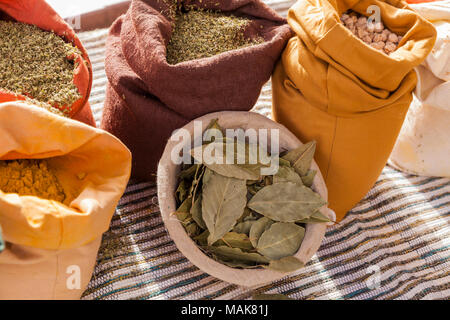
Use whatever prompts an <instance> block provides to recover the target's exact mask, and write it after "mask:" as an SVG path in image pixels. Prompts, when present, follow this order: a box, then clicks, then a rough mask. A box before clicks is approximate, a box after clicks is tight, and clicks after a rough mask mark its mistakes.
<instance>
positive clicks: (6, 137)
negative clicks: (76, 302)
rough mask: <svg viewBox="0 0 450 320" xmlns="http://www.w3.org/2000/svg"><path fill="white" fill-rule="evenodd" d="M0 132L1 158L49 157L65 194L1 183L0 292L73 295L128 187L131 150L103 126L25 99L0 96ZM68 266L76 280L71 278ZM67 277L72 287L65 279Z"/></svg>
mask: <svg viewBox="0 0 450 320" xmlns="http://www.w3.org/2000/svg"><path fill="white" fill-rule="evenodd" d="M0 136H1V137H2V139H1V140H0V160H14V159H43V158H49V160H48V163H49V166H50V167H51V168H52V169H53V171H54V172H55V175H56V176H57V177H58V180H59V181H60V183H61V185H62V186H63V188H64V190H65V191H66V194H67V199H66V200H65V201H64V204H62V203H60V202H56V201H50V200H46V199H41V198H38V197H34V196H19V195H18V194H14V193H3V192H2V191H1V190H0V225H1V227H2V230H3V238H4V240H5V242H6V248H5V251H3V252H2V253H0V299H66V298H67V299H69V298H71V299H76V298H79V297H80V296H81V294H82V292H83V290H84V289H85V287H86V285H87V284H88V281H89V279H90V277H91V273H92V270H93V267H94V265H95V261H96V255H97V250H98V247H99V244H100V239H101V236H102V234H103V233H104V232H105V231H106V230H107V229H108V228H109V223H110V219H111V217H112V215H113V213H114V211H115V208H116V206H117V203H118V201H119V199H120V197H121V196H122V194H123V192H124V190H125V188H126V185H127V182H128V179H129V176H130V171H131V154H130V152H129V150H128V149H127V148H126V147H125V146H124V145H123V144H122V143H121V142H120V141H119V140H118V139H117V138H115V137H113V136H112V135H110V134H109V133H107V132H105V131H103V130H100V129H95V128H93V127H91V126H88V125H86V124H83V123H81V122H78V121H74V120H71V119H68V118H65V117H61V116H58V115H55V114H52V113H50V112H49V111H47V110H44V109H42V108H40V107H36V106H30V105H28V104H25V103H23V102H8V103H1V104H0ZM80 174H81V176H80ZM74 266H75V268H79V271H80V274H79V276H80V278H79V281H76V279H75V280H73V279H72V278H70V275H71V272H74V271H73V270H72V269H71V267H74ZM75 276H77V275H75ZM72 280H73V281H74V283H75V285H74V286H75V287H77V283H78V284H79V286H78V287H79V288H78V289H76V288H75V289H73V287H72V286H70V285H67V283H72V282H71V281H72Z"/></svg>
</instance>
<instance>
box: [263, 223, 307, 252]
mask: <svg viewBox="0 0 450 320" xmlns="http://www.w3.org/2000/svg"><path fill="white" fill-rule="evenodd" d="M304 235H305V228H303V227H300V226H299V225H296V224H295V223H284V222H277V223H274V224H272V225H271V226H270V227H269V229H267V230H266V231H264V233H263V234H262V235H261V237H260V238H259V241H258V246H257V247H256V250H258V252H259V253H260V254H262V255H263V256H265V257H266V258H268V259H269V260H279V259H281V258H284V257H289V256H292V255H294V254H295V253H296V252H297V251H298V249H299V248H300V244H301V243H302V240H303V237H304Z"/></svg>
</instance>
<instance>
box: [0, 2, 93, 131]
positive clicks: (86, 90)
mask: <svg viewBox="0 0 450 320" xmlns="http://www.w3.org/2000/svg"><path fill="white" fill-rule="evenodd" d="M0 20H12V21H18V22H22V23H26V24H32V25H35V26H37V27H39V28H41V29H42V30H46V31H53V32H54V33H56V34H57V35H58V36H60V37H62V38H63V39H64V40H65V41H66V42H70V43H72V44H73V45H74V46H76V47H77V48H78V49H80V51H81V53H82V57H80V56H78V55H76V56H74V57H70V59H72V60H73V61H75V62H76V63H78V67H77V68H76V70H75V72H74V78H73V83H74V84H75V86H76V87H77V88H78V90H79V93H80V94H81V98H80V99H78V100H77V101H75V102H74V103H73V105H72V106H71V112H70V114H69V116H70V117H71V118H72V119H75V120H79V121H81V122H84V123H87V124H89V125H91V126H95V121H94V117H93V115H92V110H91V107H90V105H89V102H88V99H89V95H90V93H91V87H92V65H91V62H90V60H89V56H88V54H87V52H86V49H85V48H84V47H83V45H82V43H81V41H80V39H79V38H78V37H77V35H76V34H75V32H74V30H73V29H72V28H71V27H70V26H69V25H68V24H67V23H66V22H65V21H64V20H63V19H62V18H61V17H60V16H59V15H58V14H57V13H56V12H55V11H54V10H53V9H52V8H51V7H50V6H49V5H48V4H47V3H46V2H45V0H0ZM0 72H2V71H1V70H0ZM24 99H25V97H24V96H21V95H14V94H11V93H9V92H6V91H4V90H2V89H1V88H0V103H2V102H7V101H16V100H24ZM61 107H62V108H64V107H65V106H61Z"/></svg>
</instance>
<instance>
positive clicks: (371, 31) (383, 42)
mask: <svg viewBox="0 0 450 320" xmlns="http://www.w3.org/2000/svg"><path fill="white" fill-rule="evenodd" d="M341 21H342V23H343V24H344V25H345V27H347V28H348V29H349V30H350V31H351V32H352V33H353V34H354V35H355V36H357V37H358V38H359V39H361V40H362V41H364V42H365V43H367V44H368V45H370V46H371V47H373V48H375V49H377V50H379V51H382V52H384V53H386V54H388V55H389V54H391V53H392V52H394V51H395V50H397V47H398V44H399V42H400V41H401V40H402V36H399V35H397V34H395V33H393V32H391V31H390V30H389V29H387V28H385V27H384V25H383V22H381V21H380V22H369V21H368V20H367V17H365V16H363V15H360V14H358V13H357V12H354V11H350V12H348V13H344V14H343V15H342V16H341Z"/></svg>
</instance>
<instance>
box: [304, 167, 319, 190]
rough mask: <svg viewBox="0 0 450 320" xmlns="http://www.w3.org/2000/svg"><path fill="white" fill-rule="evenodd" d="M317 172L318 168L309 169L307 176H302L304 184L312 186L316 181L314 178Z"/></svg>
mask: <svg viewBox="0 0 450 320" xmlns="http://www.w3.org/2000/svg"><path fill="white" fill-rule="evenodd" d="M316 174H317V171H316V170H308V173H307V174H306V176H303V177H302V181H303V184H304V185H305V186H307V187H308V188H311V187H312V185H313V182H314V178H315V177H316Z"/></svg>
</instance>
